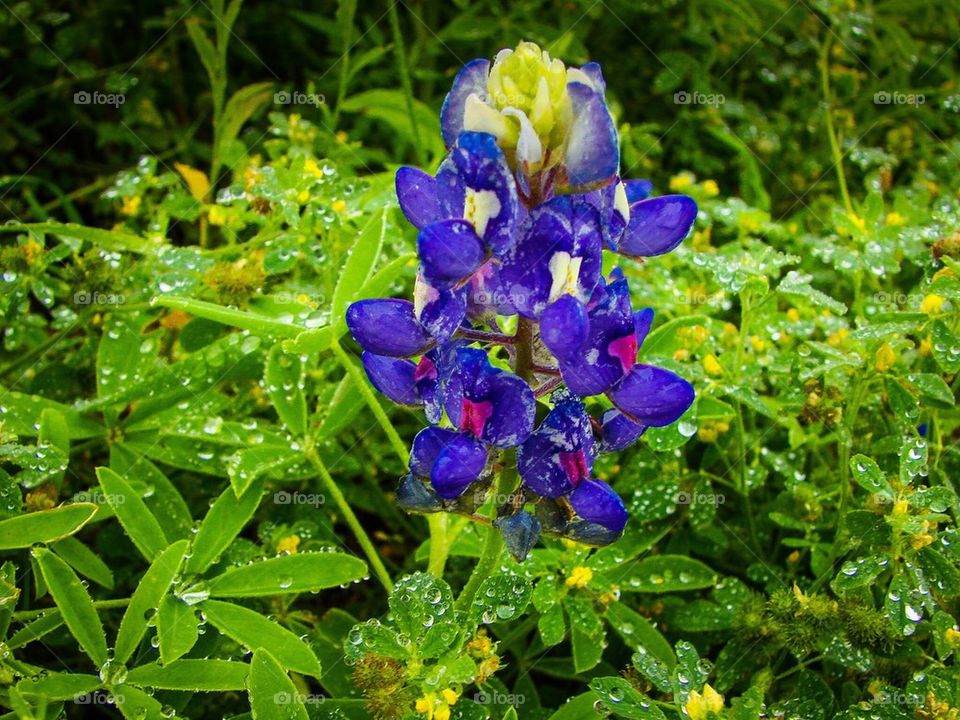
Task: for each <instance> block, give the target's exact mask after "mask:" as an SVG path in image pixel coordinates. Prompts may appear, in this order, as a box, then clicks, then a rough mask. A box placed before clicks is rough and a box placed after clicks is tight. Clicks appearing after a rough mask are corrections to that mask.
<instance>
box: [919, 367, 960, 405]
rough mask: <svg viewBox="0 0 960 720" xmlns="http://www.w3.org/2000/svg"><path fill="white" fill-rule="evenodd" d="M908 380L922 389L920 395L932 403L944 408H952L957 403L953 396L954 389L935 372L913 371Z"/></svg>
mask: <svg viewBox="0 0 960 720" xmlns="http://www.w3.org/2000/svg"><path fill="white" fill-rule="evenodd" d="M907 381H908V382H910V383H911V384H913V385H914V386H915V387H916V388H917V390H919V391H920V397H921V398H922V399H926V400H927V401H928V402H930V404H931V405H934V406H936V407H941V408H944V409H949V408H952V407H954V406H955V405H956V400H955V399H954V397H953V391H952V390H951V389H950V386H949V385H947V382H946V381H945V380H944V379H943V378H942V377H940V376H939V375H934V374H933V373H913V374H912V375H907Z"/></svg>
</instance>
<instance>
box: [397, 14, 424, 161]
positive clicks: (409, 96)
mask: <svg viewBox="0 0 960 720" xmlns="http://www.w3.org/2000/svg"><path fill="white" fill-rule="evenodd" d="M388 13H389V15H390V31H391V32H392V33H393V45H394V48H395V49H396V52H397V66H398V67H399V69H400V82H401V83H402V85H403V94H404V96H405V98H406V101H407V113H409V115H410V129H411V130H412V131H413V146H414V150H415V151H416V154H417V160H418V162H419V163H420V164H421V165H422V164H423V159H424V158H423V147H422V146H421V144H420V128H419V127H418V126H417V113H416V107H415V106H414V103H413V83H412V82H411V80H410V68H409V66H408V65H407V51H406V49H405V48H404V44H403V33H402V32H401V31H400V16H399V13H397V3H392V4H391V5H390V9H389V11H388Z"/></svg>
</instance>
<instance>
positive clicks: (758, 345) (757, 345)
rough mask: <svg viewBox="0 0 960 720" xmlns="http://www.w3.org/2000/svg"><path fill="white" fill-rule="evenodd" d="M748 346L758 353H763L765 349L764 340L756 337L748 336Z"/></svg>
mask: <svg viewBox="0 0 960 720" xmlns="http://www.w3.org/2000/svg"><path fill="white" fill-rule="evenodd" d="M750 345H751V346H752V347H753V351H754V352H758V353H761V352H763V351H764V350H766V348H767V343H766V342H765V341H764V339H763V338H761V337H758V336H757V335H751V336H750Z"/></svg>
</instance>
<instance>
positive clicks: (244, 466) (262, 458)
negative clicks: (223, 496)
mask: <svg viewBox="0 0 960 720" xmlns="http://www.w3.org/2000/svg"><path fill="white" fill-rule="evenodd" d="M304 461H305V458H304V456H303V453H301V452H294V451H292V450H291V449H290V448H289V447H271V446H269V445H261V446H259V447H251V448H245V449H243V450H237V451H236V452H235V453H234V454H233V455H231V456H230V457H228V458H227V476H228V477H229V478H230V486H231V487H232V488H233V492H234V493H235V494H236V496H237V497H241V496H242V495H243V494H244V493H245V492H246V491H247V489H248V488H249V487H250V485H251V483H253V482H254V481H255V480H257V479H258V478H260V477H261V476H263V475H266V474H268V473H272V472H274V471H277V470H282V469H283V468H286V467H289V466H291V465H295V464H297V463H298V462H304Z"/></svg>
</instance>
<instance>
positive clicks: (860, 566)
mask: <svg viewBox="0 0 960 720" xmlns="http://www.w3.org/2000/svg"><path fill="white" fill-rule="evenodd" d="M889 567H890V560H889V558H887V557H884V556H883V555H868V556H866V557H861V558H857V559H856V560H848V561H847V562H845V563H844V564H843V566H842V567H841V568H840V572H838V573H837V576H836V577H835V578H834V579H833V581H832V582H831V583H830V587H831V588H833V591H834V592H835V593H837V594H838V595H844V594H846V593H848V592H850V591H851V590H856V589H857V588H862V587H867V586H870V585H873V584H874V581H875V580H876V579H877V577H879V576H880V575H881V574H882V573H884V572H886V570H887V569H889Z"/></svg>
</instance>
